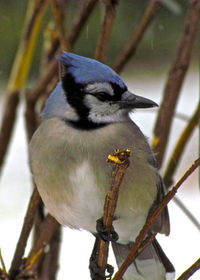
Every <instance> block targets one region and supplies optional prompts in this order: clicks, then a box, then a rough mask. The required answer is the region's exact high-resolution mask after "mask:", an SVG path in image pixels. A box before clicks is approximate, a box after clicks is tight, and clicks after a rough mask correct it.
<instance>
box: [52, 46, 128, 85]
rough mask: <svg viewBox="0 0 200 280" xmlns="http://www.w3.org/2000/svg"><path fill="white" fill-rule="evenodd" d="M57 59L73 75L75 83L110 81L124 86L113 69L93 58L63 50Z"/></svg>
mask: <svg viewBox="0 0 200 280" xmlns="http://www.w3.org/2000/svg"><path fill="white" fill-rule="evenodd" d="M57 60H59V61H61V62H62V63H63V64H64V66H66V68H67V72H68V73H70V74H71V75H72V76H73V77H74V79H75V82H76V83H80V84H88V83H94V82H111V83H115V84H117V85H119V86H120V87H121V88H126V86H125V84H124V82H123V80H122V79H121V78H120V76H119V75H118V74H117V73H116V72H115V71H114V70H113V69H111V68H110V67H109V66H107V65H105V64H103V63H101V62H99V61H97V60H95V59H91V58H88V57H83V56H80V55H77V54H73V53H69V52H63V53H62V54H61V55H59V56H57Z"/></svg>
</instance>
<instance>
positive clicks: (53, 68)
mask: <svg viewBox="0 0 200 280" xmlns="http://www.w3.org/2000/svg"><path fill="white" fill-rule="evenodd" d="M96 3H97V0H87V2H84V3H81V5H80V8H79V10H78V12H77V15H76V17H75V20H74V22H73V24H72V29H71V32H70V34H69V37H68V45H70V46H71V47H72V46H73V45H74V44H75V42H76V40H77V39H78V36H79V34H80V32H81V30H82V29H83V27H84V24H85V23H86V20H87V19H88V17H89V16H90V14H91V12H92V11H93V8H94V7H95V4H96ZM58 47H59V45H58V46H57V48H56V49H55V52H56V51H57V49H58ZM57 69H58V63H57V61H56V60H55V59H54V60H53V61H51V62H50V63H49V65H48V69H47V71H46V73H45V74H44V76H43V77H42V78H41V79H40V81H39V82H38V83H37V85H36V87H35V88H33V90H32V91H31V92H29V94H28V95H27V96H26V98H27V101H26V104H27V106H26V112H25V114H26V126H27V130H28V139H30V138H31V136H32V134H33V132H34V131H35V129H36V128H37V125H38V122H37V115H36V113H35V105H36V103H37V100H38V98H39V97H40V96H41V95H42V94H44V92H46V88H47V86H48V84H49V82H50V81H52V80H53V79H54V77H55V76H56V74H57Z"/></svg>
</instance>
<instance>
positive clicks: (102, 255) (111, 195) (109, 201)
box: [97, 149, 131, 272]
mask: <svg viewBox="0 0 200 280" xmlns="http://www.w3.org/2000/svg"><path fill="white" fill-rule="evenodd" d="M130 152H131V151H130V150H128V149H127V150H124V151H120V150H116V151H115V152H114V155H109V156H108V161H109V162H111V163H114V168H113V174H112V183H111V187H110V190H109V191H108V193H107V195H106V199H105V204H104V214H103V226H104V227H105V229H106V230H107V232H109V231H110V230H111V228H112V222H113V218H114V214H115V209H116V207H117V200H118V196H119V189H120V185H121V182H122V180H123V177H124V174H125V171H126V169H127V168H128V166H129V156H130ZM108 248H109V242H108V241H103V240H100V241H99V252H98V258H97V264H98V267H99V268H101V269H102V270H104V272H105V269H106V264H107V259H108Z"/></svg>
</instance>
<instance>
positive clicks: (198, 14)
mask: <svg viewBox="0 0 200 280" xmlns="http://www.w3.org/2000/svg"><path fill="white" fill-rule="evenodd" d="M199 23H200V1H199V0H193V1H191V7H190V8H189V10H188V13H187V16H186V20H185V25H184V30H183V34H182V38H181V40H180V43H179V47H178V51H177V54H176V57H175V60H174V62H173V64H172V66H171V69H170V72H169V76H168V80H167V83H166V86H165V89H164V97H163V101H162V104H161V107H160V110H159V113H158V116H157V120H156V124H155V128H154V141H153V147H154V150H155V153H156V154H157V161H158V165H159V166H161V164H162V161H163V158H164V154H165V151H166V148H167V143H168V138H169V134H170V130H171V124H172V120H173V116H174V112H175V109H176V104H177V101H178V98H179V96H180V92H181V87H182V84H183V81H184V78H185V75H186V73H187V69H188V67H189V64H190V58H191V54H192V50H193V46H194V42H195V39H196V36H197V32H198V30H199Z"/></svg>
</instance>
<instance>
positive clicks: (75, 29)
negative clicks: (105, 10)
mask: <svg viewBox="0 0 200 280" xmlns="http://www.w3.org/2000/svg"><path fill="white" fill-rule="evenodd" d="M82 2H83V3H81V6H80V9H79V10H78V12H77V15H76V16H75V19H74V22H73V23H72V29H71V32H70V34H69V42H70V44H71V45H72V46H73V45H74V43H75V42H76V40H77V39H78V36H79V35H80V32H81V31H82V29H83V26H84V25H85V23H86V20H87V19H88V17H89V16H90V14H91V12H92V11H93V9H94V7H95V5H96V4H97V2H98V0H86V1H82Z"/></svg>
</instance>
